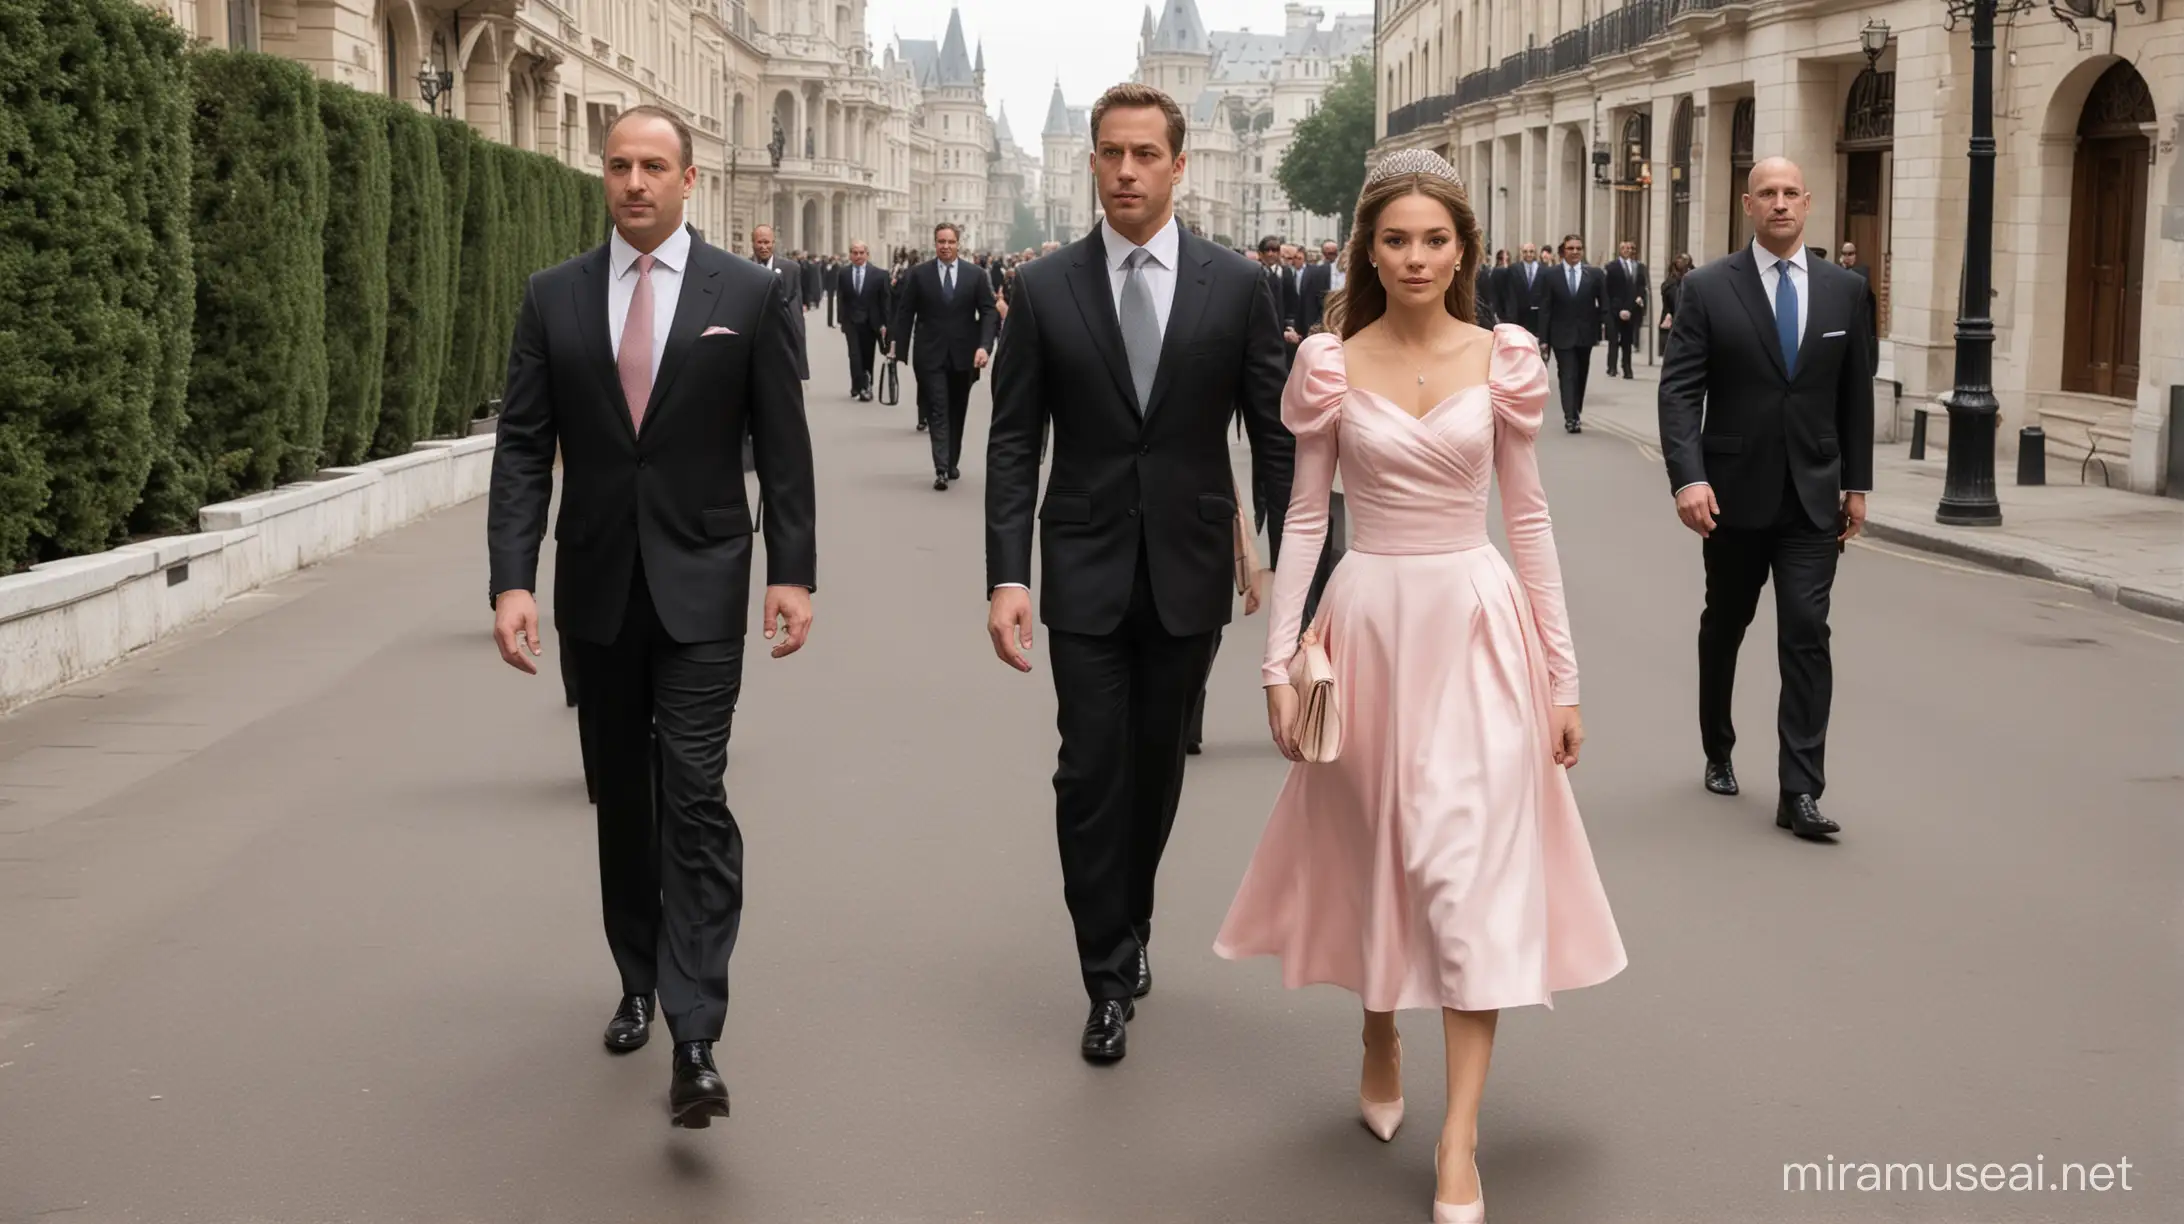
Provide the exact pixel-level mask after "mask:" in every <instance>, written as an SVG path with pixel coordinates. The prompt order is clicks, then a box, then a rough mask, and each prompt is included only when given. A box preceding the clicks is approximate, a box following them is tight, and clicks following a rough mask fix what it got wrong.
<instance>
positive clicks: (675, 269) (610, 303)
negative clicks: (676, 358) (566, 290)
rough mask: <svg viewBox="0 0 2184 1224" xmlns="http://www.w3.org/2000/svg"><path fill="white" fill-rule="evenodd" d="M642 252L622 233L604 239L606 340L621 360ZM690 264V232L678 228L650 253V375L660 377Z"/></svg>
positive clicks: (618, 359) (616, 356)
mask: <svg viewBox="0 0 2184 1224" xmlns="http://www.w3.org/2000/svg"><path fill="white" fill-rule="evenodd" d="M643 253H644V252H642V251H639V250H638V249H637V248H636V247H633V246H631V245H630V244H629V241H628V240H627V239H625V238H623V237H622V231H621V230H615V231H614V236H613V237H612V238H609V239H607V267H608V269H609V270H610V271H612V272H613V273H614V275H613V276H612V277H610V278H609V279H608V280H607V337H608V339H609V341H610V342H611V343H612V344H613V346H614V358H615V360H617V361H620V360H621V359H622V326H623V324H625V323H627V322H629V303H630V299H632V298H634V297H636V296H637V257H638V256H639V255H641V254H643ZM689 265H690V231H689V230H688V229H686V228H684V227H682V226H680V225H678V226H676V227H675V232H674V233H672V234H669V235H668V236H667V240H666V241H664V242H662V243H661V244H660V245H659V246H658V247H656V248H654V249H653V252H652V376H653V377H654V378H658V377H659V375H660V359H661V358H662V357H663V356H665V355H666V353H667V333H668V331H669V330H670V329H671V328H672V327H673V326H674V323H675V303H677V302H678V301H681V300H682V282H683V269H685V268H687V267H688V266H689Z"/></svg>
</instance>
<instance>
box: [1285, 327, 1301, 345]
mask: <svg viewBox="0 0 2184 1224" xmlns="http://www.w3.org/2000/svg"><path fill="white" fill-rule="evenodd" d="M1282 339H1284V340H1287V341H1288V342H1290V343H1291V344H1302V343H1304V337H1303V336H1300V335H1298V334H1297V329H1296V328H1294V327H1284V328H1282Z"/></svg>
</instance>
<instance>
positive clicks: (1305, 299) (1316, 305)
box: [1297, 238, 1346, 336]
mask: <svg viewBox="0 0 2184 1224" xmlns="http://www.w3.org/2000/svg"><path fill="white" fill-rule="evenodd" d="M1341 253H1342V247H1341V244H1339V243H1337V242H1336V241H1334V240H1333V239H1332V238H1330V239H1328V240H1326V241H1325V242H1322V243H1320V260H1319V262H1318V263H1316V264H1313V265H1312V266H1311V267H1309V268H1306V269H1305V270H1304V274H1303V275H1301V276H1299V277H1298V278H1297V330H1298V331H1300V332H1302V333H1304V334H1305V335H1307V336H1309V335H1311V334H1312V333H1313V332H1314V331H1316V330H1318V328H1319V326H1320V319H1321V317H1322V311H1323V310H1324V309H1325V308H1326V304H1327V295H1328V294H1330V293H1334V292H1337V291H1338V290H1340V289H1341V288H1342V286H1343V285H1344V284H1345V283H1346V282H1345V278H1344V277H1343V273H1342V265H1341V263H1340V262H1339V261H1338V260H1337V258H1336V257H1337V256H1339V255H1340V254H1341Z"/></svg>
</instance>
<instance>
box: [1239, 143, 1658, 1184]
mask: <svg viewBox="0 0 2184 1224" xmlns="http://www.w3.org/2000/svg"><path fill="white" fill-rule="evenodd" d="M1482 252H1483V244H1482V242H1481V239H1480V234H1479V226H1478V221H1477V219H1476V218H1475V217H1474V216H1473V214H1472V211H1471V207H1470V205H1469V203H1468V202H1467V200H1466V199H1465V196H1464V191H1463V186H1462V184H1461V183H1460V182H1459V181H1458V180H1457V177H1456V173H1455V171H1454V170H1453V169H1451V168H1450V167H1449V164H1448V163H1447V162H1446V161H1443V160H1442V159H1441V158H1439V157H1438V156H1435V155H1434V154H1432V153H1430V152H1426V151H1424V150H1404V151H1401V152H1397V153H1394V154H1390V155H1389V156H1388V157H1387V158H1385V159H1383V161H1382V162H1381V163H1380V165H1379V166H1378V167H1376V168H1375V169H1374V171H1373V173H1372V175H1371V176H1370V177H1369V178H1368V179H1367V182H1366V185H1365V190H1364V194H1363V196H1362V198H1360V199H1359V201H1358V206H1357V224H1356V226H1355V229H1354V231H1353V234H1352V237H1351V239H1350V248H1349V253H1348V266H1349V268H1350V270H1351V271H1350V276H1349V284H1348V287H1347V288H1346V289H1345V290H1344V291H1343V292H1341V293H1338V294H1336V295H1334V296H1333V297H1331V298H1330V299H1329V303H1328V315H1327V317H1328V327H1329V329H1330V330H1331V332H1332V333H1333V334H1326V333H1322V334H1318V335H1313V336H1310V337H1308V338H1307V339H1306V340H1305V341H1304V343H1303V345H1302V346H1301V347H1300V348H1299V349H1298V351H1297V359H1296V366H1295V368H1294V369H1293V370H1292V371H1291V373H1290V377H1289V386H1288V389H1287V391H1286V392H1285V394H1284V396H1283V401H1282V419H1283V422H1284V423H1285V424H1287V425H1288V426H1289V429H1290V431H1291V432H1292V433H1294V434H1295V435H1296V436H1297V467H1296V478H1295V484H1294V495H1293V500H1292V501H1291V503H1290V506H1289V515H1288V518H1287V520H1286V521H1285V522H1286V525H1285V528H1284V537H1285V538H1284V541H1283V548H1282V555H1281V564H1280V568H1279V570H1278V571H1277V573H1276V575H1275V580H1274V595H1273V613H1272V617H1271V621H1272V623H1271V624H1270V625H1269V626H1268V637H1267V651H1266V660H1265V666H1264V668H1263V669H1262V676H1263V678H1264V680H1265V682H1266V693H1267V720H1268V723H1269V725H1270V727H1271V729H1272V731H1273V734H1274V740H1275V743H1276V744H1277V745H1279V746H1280V747H1281V749H1282V752H1283V755H1285V756H1287V757H1289V758H1290V760H1292V761H1296V762H1299V763H1297V764H1295V765H1292V766H1291V767H1290V772H1289V779H1288V782H1287V783H1286V784H1285V785H1284V786H1283V788H1282V792H1281V796H1280V798H1278V799H1277V800H1276V801H1275V805H1274V812H1273V815H1272V816H1271V817H1270V818H1269V820H1268V822H1267V828H1266V833H1265V834H1264V836H1263V837H1262V839H1261V841H1260V843H1259V848H1258V851H1257V853H1256V854H1255V855H1254V856H1253V858H1252V861H1251V867H1250V869H1249V871H1248V872H1247V873H1246V874H1245V876H1244V881H1243V885H1242V887H1241V889H1240V890H1239V891H1238V893H1237V896H1236V900H1235V903H1234V904H1233V905H1232V906H1231V908H1230V910H1229V914H1228V919H1227V921H1226V922H1224V923H1223V924H1222V927H1221V934H1220V938H1219V940H1218V941H1217V942H1216V943H1215V945H1214V948H1215V951H1217V952H1218V953H1220V954H1221V955H1222V956H1226V957H1230V958H1242V957H1247V956H1267V955H1271V956H1278V957H1280V958H1281V960H1282V977H1283V981H1284V983H1285V984H1287V985H1288V986H1291V987H1297V986H1304V985H1309V984H1313V983H1332V984H1334V985H1337V986H1341V987H1343V988H1345V989H1348V990H1351V991H1354V992H1356V993H1357V995H1358V996H1359V997H1360V999H1361V1000H1362V1001H1363V1003H1364V1005H1365V1034H1364V1036H1365V1060H1364V1071H1363V1075H1362V1077H1361V1082H1360V1091H1359V1093H1358V1101H1359V1108H1360V1111H1361V1113H1362V1114H1363V1116H1364V1121H1365V1124H1366V1125H1367V1126H1368V1127H1370V1128H1371V1129H1372V1130H1373V1133H1374V1134H1376V1135H1378V1136H1379V1137H1380V1138H1382V1139H1383V1140H1385V1139H1389V1138H1391V1137H1393V1135H1394V1133H1395V1127H1396V1125H1397V1124H1398V1123H1399V1122H1400V1121H1401V1120H1402V1108H1403V1100H1402V1095H1403V1093H1402V1077H1401V1063H1400V1059H1401V1047H1400V1045H1399V1044H1398V1041H1397V1038H1396V1029H1395V1012H1396V1010H1397V1009H1398V1008H1419V1007H1435V1008H1439V1009H1441V1027H1442V1034H1443V1040H1444V1042H1445V1044H1446V1047H1447V1056H1448V1115H1447V1118H1446V1120H1445V1121H1444V1122H1443V1123H1442V1126H1441V1137H1440V1143H1439V1145H1438V1146H1437V1147H1436V1148H1435V1161H1434V1163H1435V1165H1436V1167H1437V1182H1436V1185H1435V1193H1434V1208H1433V1211H1434V1215H1433V1218H1434V1219H1435V1220H1436V1221H1478V1220H1484V1219H1485V1211H1486V1206H1485V1196H1484V1194H1483V1193H1482V1191H1481V1189H1480V1186H1479V1176H1478V1171H1477V1166H1476V1163H1475V1154H1474V1153H1475V1150H1476V1147H1477V1142H1478V1117H1479V1101H1480V1097H1481V1095H1482V1094H1483V1093H1484V1091H1485V1086H1486V1071H1487V1063H1488V1059H1489V1056H1490V1054H1491V1053H1492V1050H1493V1042H1494V1024H1495V1018H1496V1016H1497V1014H1498V1013H1499V1012H1500V1010H1501V1009H1502V1008H1505V1007H1523V1006H1528V1005H1531V1004H1535V1003H1540V1004H1551V1000H1552V996H1553V993H1554V992H1555V991H1557V990H1572V989H1575V988H1577V987H1580V986H1589V985H1592V984H1594V983H1596V982H1601V981H1604V980H1606V979H1607V978H1609V977H1612V976H1614V975H1615V974H1616V973H1617V972H1619V971H1620V970H1621V969H1622V968H1623V965H1624V956H1623V944H1622V939H1621V937H1620V936H1619V935H1618V934H1617V932H1616V928H1615V919H1614V918H1613V916H1612V915H1611V914H1610V913H1609V911H1608V902H1607V897H1606V894H1605V893H1604V892H1603V891H1602V889H1601V886H1600V877H1599V874H1598V873H1597V872H1596V871H1595V869H1594V867H1593V860H1592V851H1591V849H1590V847H1589V846H1588V845H1587V843H1586V840H1585V830H1584V826H1583V825H1582V824H1581V823H1580V821H1579V819H1578V814H1577V804H1576V800H1575V798H1574V797H1573V796H1572V794H1571V791H1570V784H1569V780H1568V778H1567V777H1566V776H1565V773H1564V771H1565V770H1567V769H1568V768H1570V767H1572V766H1574V765H1576V764H1577V758H1578V749H1579V746H1580V744H1582V743H1583V741H1584V729H1583V723H1582V721H1581V720H1580V718H1579V716H1578V703H1577V659H1576V656H1575V654H1574V652H1573V651H1572V649H1571V645H1570V628H1569V618H1568V615H1567V614H1566V613H1565V611H1564V608H1563V601H1562V576H1561V563H1560V561H1559V560H1558V559H1557V558H1556V555H1555V542H1554V535H1553V533H1552V530H1551V528H1550V526H1549V521H1548V516H1547V495H1546V491H1545V490H1544V489H1543V488H1542V487H1541V484H1540V477H1539V466H1538V463H1537V461H1536V457H1535V455H1534V453H1533V443H1534V439H1535V438H1536V436H1537V435H1538V432H1539V425H1540V419H1541V417H1542V416H1543V415H1544V413H1545V410H1546V405H1547V371H1546V367H1545V366H1544V365H1542V364H1541V362H1540V357H1539V348H1538V343H1537V341H1535V340H1534V339H1533V337H1532V335H1531V333H1529V332H1527V331H1526V330H1524V329H1523V328H1521V327H1514V326H1503V327H1498V328H1495V329H1494V330H1493V331H1491V332H1489V331H1487V330H1485V329H1483V328H1480V327H1477V326H1475V325H1474V324H1473V323H1472V321H1471V320H1472V318H1473V317H1474V311H1473V294H1474V292H1475V286H1476V284H1477V280H1476V275H1475V268H1476V265H1477V263H1478V261H1479V259H1480V257H1481V255H1482ZM1338 465H1339V466H1340V468H1341V471H1342V481H1343V495H1344V498H1345V502H1346V504H1347V506H1348V508H1349V516H1350V524H1351V530H1352V538H1351V543H1350V549H1349V552H1348V553H1347V554H1346V555H1345V556H1344V557H1343V560H1342V563H1341V565H1339V566H1338V567H1336V569H1335V572H1334V575H1333V577H1332V578H1331V579H1330V580H1329V581H1328V584H1327V589H1326V593H1325V594H1324V595H1323V596H1322V598H1321V602H1320V611H1319V619H1318V621H1317V623H1316V624H1315V625H1314V626H1313V628H1312V632H1313V634H1314V635H1315V638H1316V640H1318V641H1320V642H1321V643H1323V644H1324V645H1325V647H1326V649H1327V652H1328V654H1329V656H1330V657H1331V659H1332V661H1333V664H1334V673H1335V688H1336V692H1337V694H1338V695H1339V696H1338V700H1339V702H1340V705H1341V713H1342V719H1343V723H1344V727H1343V731H1344V735H1343V740H1344V742H1343V744H1342V747H1341V752H1340V755H1339V757H1338V759H1336V760H1334V761H1331V762H1328V763H1324V764H1306V763H1303V762H1302V759H1301V756H1300V754H1299V750H1298V747H1297V741H1296V735H1295V728H1296V721H1297V708H1298V701H1297V694H1296V691H1295V690H1294V689H1292V688H1291V687H1290V685H1289V662H1290V657H1291V655H1292V653H1293V652H1294V651H1295V649H1296V646H1297V642H1298V638H1299V628H1300V626H1299V623H1298V622H1299V619H1300V614H1301V611H1302V608H1303V605H1304V600H1305V592H1306V588H1307V587H1308V586H1309V584H1310V582H1311V579H1312V571H1313V568H1314V567H1315V566H1316V565H1317V564H1318V562H1319V557H1320V550H1321V548H1322V547H1323V545H1324V544H1325V542H1326V535H1327V497H1328V492H1329V489H1330V487H1331V486H1332V483H1333V479H1334V475H1335V470H1336V468H1337V466H1338ZM1497 479H1498V480H1499V482H1500V484H1501V497H1502V520H1503V523H1504V525H1505V526H1506V528H1507V531H1508V537H1509V545H1510V552H1511V554H1512V555H1513V557H1514V560H1515V569H1514V571H1512V569H1511V567H1510V565H1509V563H1508V562H1505V561H1504V560H1503V559H1502V556H1501V554H1500V553H1499V552H1497V551H1496V550H1495V549H1494V547H1493V545H1492V544H1491V543H1490V542H1489V541H1488V539H1487V522H1486V520H1487V495H1488V488H1489V484H1490V483H1491V482H1492V481H1493V480H1497Z"/></svg>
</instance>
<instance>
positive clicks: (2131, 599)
mask: <svg viewBox="0 0 2184 1224" xmlns="http://www.w3.org/2000/svg"><path fill="white" fill-rule="evenodd" d="M1586 424H1588V425H1592V426H1594V427H1596V428H1598V429H1601V430H1602V431H1604V432H1607V433H1611V434H1614V435H1615V436H1616V437H1618V438H1621V439H1623V440H1624V441H1626V442H1631V443H1635V444H1637V445H1639V446H1654V447H1657V446H1659V445H1660V439H1659V438H1658V437H1654V436H1651V435H1648V434H1647V433H1645V432H1644V431H1643V430H1639V429H1634V428H1632V427H1630V426H1628V425H1625V424H1623V423H1622V422H1619V421H1616V420H1614V419H1612V418H1609V417H1607V416H1605V415H1602V416H1600V417H1598V418H1595V419H1594V420H1591V421H1587V422H1586ZM1865 533H1866V534H1867V535H1869V536H1872V537H1873V538H1874V539H1876V540H1886V541H1888V542H1889V543H1891V544H1901V545H1903V546H1905V547H1907V548H1915V549H1918V550H1919V551H1921V552H1929V553H1934V554H1936V555H1938V556H1944V557H1951V558H1954V559H1956V560H1959V561H1969V562H1971V563H1972V564H1974V565H1979V566H1983V567H1985V568H1987V569H1991V570H1995V571H1997V572H2000V573H2005V574H2016V575H2018V576H2020V577H2025V578H2038V579H2042V580H2044V581H2047V582H2055V583H2060V584H2062V585H2064V586H2069V587H2077V588H2078V589H2080V590H2082V591H2087V592H2090V593H2091V594H2093V595H2094V596H2095V597H2097V598H2099V599H2101V600H2103V601H2104V602H2107V603H2112V604H2115V605H2117V606H2119V607H2124V608H2129V609H2130V610H2131V611H2133V612H2140V613H2144V614H2145V615H2147V616H2157V617H2160V618H2162V619H2163V620H2172V621H2184V599H2177V598H2174V597H2172V596H2168V595H2163V594H2161V593H2159V592H2157V591H2147V590H2142V589H2140V588H2138V587H2130V586H2121V585H2119V584H2117V583H2116V582H2115V580H2113V579H2111V578H2106V577H2103V576H2101V575H2098V574H2090V573H2087V572H2085V571H2083V570H2078V569H2072V568H2071V567H2069V566H2057V565H2050V564H2048V563H2047V562H2045V561H2042V560H2040V559H2038V558H2036V557H2028V556H2025V555H2023V554H2020V553H2014V552H2010V551H2008V550H2006V549H2000V548H1991V547H1988V546H1987V545H1984V544H1980V543H1978V542H1976V541H1972V540H1960V539H1957V538H1955V537H1954V536H1949V535H1944V534H1942V533H1941V532H1939V531H1935V530H1932V529H1930V528H1928V527H1927V526H1926V525H1924V524H1921V523H1915V522H1911V521H1908V520H1904V519H1897V518H1893V517H1890V518H1882V517H1877V516H1875V517H1868V518H1867V519H1866V525H1865Z"/></svg>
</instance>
